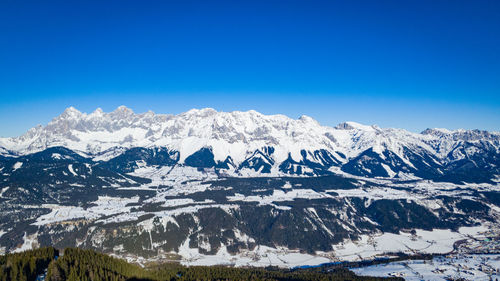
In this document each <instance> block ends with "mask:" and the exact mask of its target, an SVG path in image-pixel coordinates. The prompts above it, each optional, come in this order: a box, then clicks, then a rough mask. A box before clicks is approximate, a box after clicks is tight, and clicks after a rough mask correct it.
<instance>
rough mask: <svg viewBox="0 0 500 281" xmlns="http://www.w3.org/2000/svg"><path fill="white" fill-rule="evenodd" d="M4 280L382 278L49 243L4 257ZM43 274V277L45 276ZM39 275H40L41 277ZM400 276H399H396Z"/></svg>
mask: <svg viewBox="0 0 500 281" xmlns="http://www.w3.org/2000/svg"><path fill="white" fill-rule="evenodd" d="M0 267H1V271H0V280H12V281H17V280H19V281H21V280H22V281H30V280H43V278H45V280H47V281H63V280H71V281H97V280H106V281H163V280H165V281H166V280H311V281H312V280H382V279H383V278H374V277H361V276H356V275H355V274H354V273H352V272H351V271H349V270H347V269H345V268H337V269H329V271H328V272H325V271H321V270H318V269H300V270H283V269H277V268H267V269H264V268H234V267H227V266H191V267H185V266H182V265H180V264H177V263H167V264H161V265H155V266H150V267H149V268H143V267H141V266H138V265H135V264H130V263H128V262H126V261H125V260H122V259H118V258H113V257H110V256H108V255H105V254H101V253H97V252H95V251H92V250H82V249H77V248H67V249H65V250H64V253H59V251H58V250H56V249H54V248H51V247H48V248H40V249H36V250H30V251H26V252H22V253H15V254H7V255H4V256H1V257H0ZM42 276H43V277H42ZM37 278H39V279H37ZM392 280H399V279H392Z"/></svg>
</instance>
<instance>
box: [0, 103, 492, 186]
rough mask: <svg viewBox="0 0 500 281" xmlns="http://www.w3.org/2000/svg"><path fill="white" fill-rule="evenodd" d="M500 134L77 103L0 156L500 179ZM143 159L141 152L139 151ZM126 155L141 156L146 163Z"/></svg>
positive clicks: (0, 145)
mask: <svg viewBox="0 0 500 281" xmlns="http://www.w3.org/2000/svg"><path fill="white" fill-rule="evenodd" d="M499 143H500V133H499V132H487V131H480V130H455V131H450V130H446V129H427V130H425V131H423V132H422V133H412V132H409V131H406V130H403V129H392V128H388V129H384V128H379V127H378V126H375V125H374V126H366V125H361V124H358V123H355V122H346V123H341V124H339V125H337V126H336V127H327V126H322V125H320V124H319V123H318V122H317V121H316V120H314V119H312V118H311V117H308V116H302V117H300V118H299V119H291V118H289V117H287V116H284V115H264V114H261V113H258V112H256V111H252V110H251V111H246V112H240V111H233V112H218V111H216V110H214V109H210V108H206V109H192V110H190V111H187V112H185V113H181V114H178V115H165V114H155V113H153V112H151V111H149V112H146V113H141V114H136V113H134V112H133V111H132V110H131V109H129V108H127V107H125V106H120V107H118V108H117V109H116V110H115V111H113V112H110V113H105V112H103V111H102V110H101V109H97V110H95V111H94V112H93V113H90V114H86V113H82V112H80V111H78V110H77V109H75V108H73V107H70V108H68V109H66V110H65V111H64V112H63V113H62V114H61V115H60V116H58V117H56V118H54V119H53V120H52V121H51V122H50V123H49V124H48V125H46V126H37V127H35V128H32V129H30V130H29V131H28V132H27V133H25V134H24V135H22V136H20V137H14V138H0V153H1V154H2V155H4V156H14V157H15V156H21V155H27V154H32V153H35V152H39V151H43V150H45V149H47V148H50V147H57V146H61V147H65V148H68V149H70V150H73V151H75V152H77V153H79V154H80V155H82V156H85V157H90V158H92V159H93V160H94V161H111V160H112V159H113V158H115V157H119V156H120V155H122V160H123V155H124V154H125V155H126V151H128V150H130V149H138V148H141V149H144V150H150V151H155V150H158V149H160V150H162V151H168V155H169V157H170V158H171V159H172V162H173V163H177V164H184V165H187V166H195V167H205V168H208V167H215V168H219V169H222V170H226V172H227V173H229V174H232V175H255V174H267V175H279V174H294V175H321V174H328V173H332V172H339V171H343V172H346V173H350V174H353V175H358V176H369V177H399V178H401V177H405V178H415V177H419V178H427V179H434V180H446V181H468V182H484V181H495V180H496V179H497V178H498V175H499V174H500V173H499V167H500V166H499V165H500V163H499V158H500V157H499V147H500V145H499ZM136 157H137V156H136ZM139 158H141V157H139ZM139 158H137V159H127V160H128V161H132V162H134V161H141V160H145V159H139Z"/></svg>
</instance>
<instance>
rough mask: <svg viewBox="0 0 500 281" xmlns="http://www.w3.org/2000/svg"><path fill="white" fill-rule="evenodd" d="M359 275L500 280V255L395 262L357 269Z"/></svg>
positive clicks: (355, 270)
mask: <svg viewBox="0 0 500 281" xmlns="http://www.w3.org/2000/svg"><path fill="white" fill-rule="evenodd" d="M352 271H354V272H355V273H356V274H358V275H366V276H380V277H386V276H399V277H403V278H404V279H405V280H436V281H437V280H443V281H444V280H450V279H453V280H459V279H460V280H477V281H480V280H484V281H488V280H497V279H498V278H500V255H452V256H449V257H436V258H434V259H432V260H426V261H423V260H413V261H402V262H393V263H388V264H383V265H374V266H368V267H360V268H353V269H352Z"/></svg>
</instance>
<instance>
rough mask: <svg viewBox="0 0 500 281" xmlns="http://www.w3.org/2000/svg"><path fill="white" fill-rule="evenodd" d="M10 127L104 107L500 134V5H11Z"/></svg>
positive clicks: (1, 123) (6, 88)
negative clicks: (240, 113)
mask: <svg viewBox="0 0 500 281" xmlns="http://www.w3.org/2000/svg"><path fill="white" fill-rule="evenodd" d="M0 30H1V32H0V66H1V67H0V98H1V99H0V136H15V135H20V134H22V133H23V132H24V131H26V130H27V129H29V128H30V127H33V126H35V125H37V124H46V123H48V122H49V121H50V120H51V118H52V117H55V116H56V115H58V114H60V113H61V112H62V111H63V110H64V109H65V108H66V107H69V106H74V107H76V108H78V109H80V110H81V111H84V112H91V111H93V110H94V109H95V108H97V107H101V108H103V109H104V110H105V111H111V110H113V109H115V108H116V107H118V106H119V105H126V106H128V107H130V108H132V109H133V110H134V111H136V112H144V111H147V110H153V111H155V112H158V113H180V112H183V111H186V110H189V109H191V108H202V107H213V108H215V109H217V110H223V111H232V110H249V109H255V110H257V111H260V112H262V113H266V114H273V113H281V114H286V115H288V116H290V117H293V118H298V117H299V116H300V115H302V114H305V115H309V116H312V117H313V118H315V119H317V120H318V121H320V122H321V123H322V124H324V125H332V126H333V125H336V124H337V123H339V122H343V121H357V122H360V123H364V124H378V125H379V126H381V127H399V128H406V129H409V130H411V131H421V130H423V129H425V128H427V127H446V128H450V129H456V128H467V129H470V128H479V129H487V130H497V131H498V130H500V1H494V0H492V1H481V0H476V1H460V0H458V1H456V0H454V1H452V0H450V1H439V0H433V1H398V0H394V1H385V0H381V1H357V0H353V1H293V0H288V1H272V0H270V1H95V2H94V1H33V2H29V1H11V0H4V1H0Z"/></svg>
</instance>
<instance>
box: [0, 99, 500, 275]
mask: <svg viewBox="0 0 500 281" xmlns="http://www.w3.org/2000/svg"><path fill="white" fill-rule="evenodd" d="M499 147H500V133H498V132H487V131H480V130H455V131H450V130H446V129H427V130H425V131H423V132H421V133H412V132H409V131H406V130H403V129H392V128H391V129H384V128H379V127H377V126H366V125H361V124H358V123H355V122H346V123H341V124H339V125H337V126H336V127H327V126H322V125H320V124H319V123H318V122H317V121H315V120H314V119H312V118H311V117H308V116H302V117H300V118H299V119H291V118H288V117H286V116H284V115H263V114H260V113H258V112H256V111H247V112H239V111H234V112H218V111H215V110H213V109H201V110H198V109H193V110H190V111H188V112H185V113H182V114H178V115H164V114H155V113H153V112H147V113H142V114H135V113H134V112H133V111H132V110H130V109H128V108H127V107H124V106H121V107H119V108H117V109H116V110H115V111H113V112H110V113H105V112H103V111H102V110H100V109H97V110H96V111H94V112H93V113H90V114H86V113H82V112H80V111H78V110H76V109H75V108H72V107H70V108H68V109H66V110H65V111H64V112H63V113H62V114H61V115H60V116H58V117H56V118H54V119H53V120H52V121H51V122H50V123H49V124H48V125H46V126H38V127H35V128H32V129H30V130H29V131H28V132H27V133H25V134H24V135H22V136H20V137H14V138H0V248H1V250H2V252H15V251H21V250H25V249H29V248H33V247H38V246H46V245H52V246H56V247H68V246H76V247H82V248H92V249H96V250H99V251H102V252H106V253H112V254H113V255H116V256H120V257H124V258H127V259H129V260H132V261H135V262H139V263H143V262H146V261H151V260H176V261H180V262H182V263H185V264H216V263H227V264H234V265H257V266H266V265H278V266H284V267H294V266H300V265H310V264H321V263H328V262H334V261H345V260H350V261H352V260H365V259H373V258H377V257H381V256H393V255H401V254H404V255H412V254H420V253H451V252H459V251H462V252H470V251H477V248H473V247H472V246H470V245H471V244H470V243H468V242H467V241H469V242H471V243H472V241H476V240H477V237H478V236H481V237H484V236H488V237H498V234H499V229H500V228H499V227H498V221H499V218H500V217H499V215H500V187H499V182H500V153H499ZM493 240H494V239H493ZM458 241H462V242H460V243H458ZM463 241H466V242H463ZM492 247H493V248H494V249H496V248H495V247H496V246H495V245H493V246H492V245H490V244H488V245H481V249H490V250H491V249H492ZM484 251H486V250H484Z"/></svg>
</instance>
